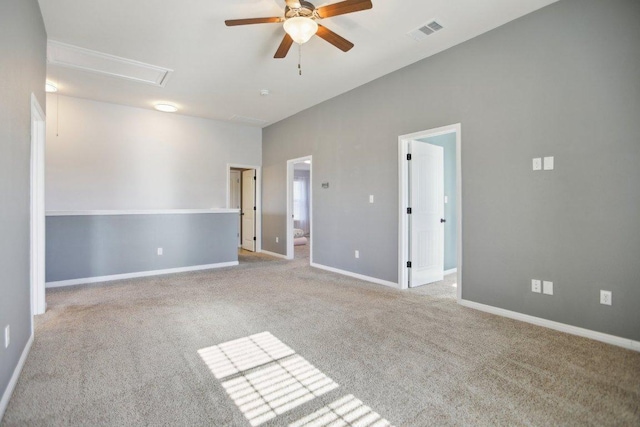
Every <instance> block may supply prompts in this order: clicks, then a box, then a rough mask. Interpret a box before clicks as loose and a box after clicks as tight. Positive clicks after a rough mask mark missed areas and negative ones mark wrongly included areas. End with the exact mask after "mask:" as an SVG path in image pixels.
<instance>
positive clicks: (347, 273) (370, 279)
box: [311, 262, 398, 289]
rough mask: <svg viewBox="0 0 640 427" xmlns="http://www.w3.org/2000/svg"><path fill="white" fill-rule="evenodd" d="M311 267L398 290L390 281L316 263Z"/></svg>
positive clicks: (395, 284)
mask: <svg viewBox="0 0 640 427" xmlns="http://www.w3.org/2000/svg"><path fill="white" fill-rule="evenodd" d="M311 267H315V268H319V269H321V270H327V271H331V272H332V273H338V274H342V275H343V276H349V277H354V278H356V279H360V280H364V281H366V282H371V283H375V284H377V285H384V286H389V287H391V288H395V289H398V284H397V283H394V282H389V281H388V280H382V279H377V278H375V277H370V276H365V275H364V274H358V273H353V272H351V271H347V270H340V269H339V268H333V267H328V266H326V265H322V264H317V263H315V262H312V263H311Z"/></svg>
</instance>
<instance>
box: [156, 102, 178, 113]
mask: <svg viewBox="0 0 640 427" xmlns="http://www.w3.org/2000/svg"><path fill="white" fill-rule="evenodd" d="M154 108H155V109H156V110H158V111H162V112H163V113H175V112H176V111H178V107H176V106H175V105H171V104H164V103H162V104H156V105H155V106H154Z"/></svg>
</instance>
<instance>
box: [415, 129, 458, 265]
mask: <svg viewBox="0 0 640 427" xmlns="http://www.w3.org/2000/svg"><path fill="white" fill-rule="evenodd" d="M418 141H424V142H428V143H429V144H433V145H437V146H438V147H442V148H443V149H444V195H445V196H447V198H448V201H447V203H445V205H444V217H445V218H446V219H447V222H446V223H445V224H444V269H445V270H450V269H452V268H456V264H457V262H458V249H457V248H458V227H457V225H456V224H457V223H458V211H457V204H456V182H457V179H456V134H455V133H448V134H445V135H439V136H432V137H429V138H424V139H419V140H418Z"/></svg>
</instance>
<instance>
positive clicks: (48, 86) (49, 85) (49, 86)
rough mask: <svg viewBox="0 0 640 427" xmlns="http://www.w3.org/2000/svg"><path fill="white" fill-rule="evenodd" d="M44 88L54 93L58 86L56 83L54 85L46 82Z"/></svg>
mask: <svg viewBox="0 0 640 427" xmlns="http://www.w3.org/2000/svg"><path fill="white" fill-rule="evenodd" d="M44 90H45V91H46V92H48V93H54V92H57V91H58V87H57V86H56V85H54V84H53V83H49V82H47V83H46V84H45V85H44Z"/></svg>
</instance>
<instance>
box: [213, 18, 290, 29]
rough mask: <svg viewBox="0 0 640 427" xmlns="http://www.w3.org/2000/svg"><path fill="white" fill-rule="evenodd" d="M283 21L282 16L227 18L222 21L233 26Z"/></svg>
mask: <svg viewBox="0 0 640 427" xmlns="http://www.w3.org/2000/svg"><path fill="white" fill-rule="evenodd" d="M282 21H284V19H283V18H249V19H227V20H226V21H224V23H225V24H226V25H227V27H234V26H236V25H250V24H273V23H278V22H282Z"/></svg>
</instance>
